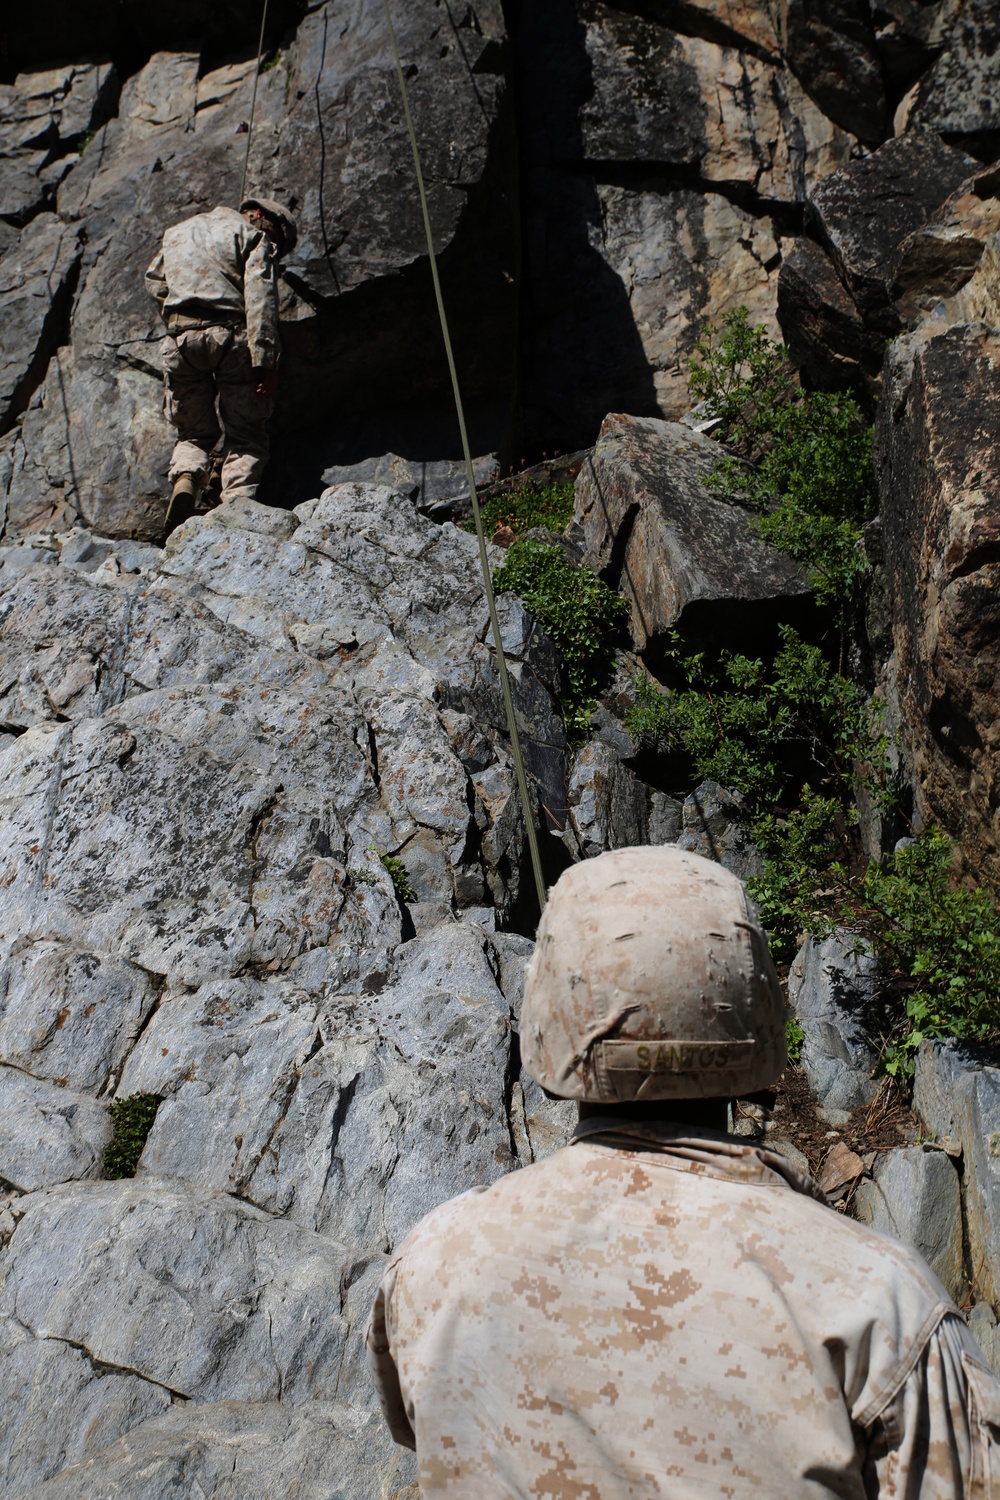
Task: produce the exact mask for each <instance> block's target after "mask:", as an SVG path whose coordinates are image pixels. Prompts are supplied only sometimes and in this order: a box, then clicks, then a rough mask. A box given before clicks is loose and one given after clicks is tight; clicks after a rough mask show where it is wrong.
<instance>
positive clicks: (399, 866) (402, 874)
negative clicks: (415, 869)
mask: <svg viewBox="0 0 1000 1500" xmlns="http://www.w3.org/2000/svg"><path fill="white" fill-rule="evenodd" d="M382 863H383V864H384V865H385V867H386V869H387V870H388V871H389V879H390V880H391V881H392V888H393V890H394V891H395V892H396V895H397V896H398V897H399V899H400V901H413V900H415V899H416V895H417V893H416V891H415V890H414V889H413V885H412V883H411V881H410V877H409V875H408V874H407V873H406V866H405V865H404V864H403V861H402V860H401V859H400V858H399V855H398V854H383V855H382Z"/></svg>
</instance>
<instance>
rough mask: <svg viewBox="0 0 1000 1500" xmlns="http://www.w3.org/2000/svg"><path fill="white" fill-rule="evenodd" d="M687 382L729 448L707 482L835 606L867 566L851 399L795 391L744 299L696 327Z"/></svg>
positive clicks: (868, 476)
mask: <svg viewBox="0 0 1000 1500" xmlns="http://www.w3.org/2000/svg"><path fill="white" fill-rule="evenodd" d="M690 389H691V394H692V396H693V397H694V399H695V400H696V401H701V402H703V403H704V405H705V408H706V410H707V411H708V412H709V414H710V415H712V416H714V417H717V418H718V419H719V427H718V429H717V431H716V433H715V436H717V437H719V438H720V439H721V440H722V441H723V442H724V443H725V444H726V445H727V446H728V447H729V449H730V450H731V451H730V453H729V454H728V455H727V456H726V457H725V458H723V459H721V461H720V463H719V466H718V468H717V470H716V473H715V475H714V476H713V479H712V481H711V482H712V483H714V484H715V486H716V487H717V488H719V489H721V490H722V491H723V493H724V494H725V495H726V496H727V497H729V498H732V499H736V500H739V501H741V502H742V503H743V504H745V505H747V506H749V507H750V508H751V509H753V510H754V511H756V512H757V519H756V524H757V529H758V531H759V532H760V534H761V535H762V536H763V537H764V539H765V540H766V541H768V542H770V543H771V544H772V545H773V546H775V547H779V548H780V549H781V550H782V551H784V552H787V553H788V554H789V555H790V556H792V557H794V558H795V559H796V560H797V561H799V562H801V563H802V564H803V565H804V566H805V569H806V572H807V575H808V576H809V580H810V582H811V584H812V587H813V589H814V591H815V594H816V598H817V601H818V602H819V603H820V604H828V605H832V606H833V607H834V608H835V609H836V610H838V611H839V612H840V613H841V614H842V613H843V612H844V611H845V610H846V609H847V608H848V606H849V605H850V604H851V602H852V601H853V600H854V599H855V598H856V596H857V591H858V586H859V583H860V581H861V579H862V577H863V576H864V574H865V572H866V570H867V566H868V564H867V561H866V559H865V555H864V552H863V550H862V546H861V534H862V529H863V526H864V522H865V520H866V519H867V518H868V517H869V516H870V514H871V512H872V510H873V507H874V503H875V483H874V474H873V470H872V462H871V442H872V429H871V426H870V425H869V424H868V423H867V422H866V421H865V418H864V415H863V413H862V411H861V408H860V407H859V406H858V403H857V402H856V401H855V399H854V398H853V397H852V396H849V395H846V394H843V393H839V394H834V395H831V394H828V393H826V392H822V391H804V390H803V389H802V388H801V386H800V385H799V384H798V383H797V381H796V380H795V377H794V375H793V373H792V370H791V368H790V366H789V364H788V362H787V356H786V354H785V350H784V348H783V347H782V345H780V344H778V343H776V342H775V341H774V340H773V339H771V338H769V337H768V336H767V334H766V332H765V331H764V329H762V328H758V327H754V326H753V325H752V324H751V323H750V320H749V315H748V313H747V310H746V308H745V307H740V308H737V309H736V310H735V311H734V312H730V313H727V314H726V316H725V318H724V319H723V320H722V324H721V326H711V325H710V326H709V327H708V328H707V329H706V330H705V332H704V334H703V336H702V338H701V339H700V340H699V342H698V343H697V344H696V345H695V355H694V358H693V359H692V362H691V375H690Z"/></svg>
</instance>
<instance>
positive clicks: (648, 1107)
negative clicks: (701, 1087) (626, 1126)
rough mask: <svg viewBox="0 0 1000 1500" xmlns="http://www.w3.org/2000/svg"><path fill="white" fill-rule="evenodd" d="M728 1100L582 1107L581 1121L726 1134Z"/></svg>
mask: <svg viewBox="0 0 1000 1500" xmlns="http://www.w3.org/2000/svg"><path fill="white" fill-rule="evenodd" d="M727 1102H728V1101H727V1100H725V1099H650V1100H647V1101H646V1102H644V1103H642V1104H581V1105H580V1106H579V1109H580V1119H581V1120H595V1119H600V1118H601V1117H602V1116H607V1117H609V1118H614V1119H616V1120H633V1121H634V1122H635V1123H636V1124H643V1125H649V1124H655V1125H700V1126H701V1127H702V1129H704V1130H719V1131H722V1132H723V1133H724V1132H725V1130H726V1126H727V1124H728V1121H727V1118H726V1105H727Z"/></svg>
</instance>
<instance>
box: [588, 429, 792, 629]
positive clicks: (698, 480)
mask: <svg viewBox="0 0 1000 1500" xmlns="http://www.w3.org/2000/svg"><path fill="white" fill-rule="evenodd" d="M718 462H719V448H718V446H717V444H715V443H713V442H712V441H711V440H710V439H708V438H705V437H702V436H700V434H698V433H695V432H693V431H692V430H691V429H690V428H689V427H685V426H682V425H680V424H679V423H671V422H660V421H657V420H655V419H650V418H637V417H626V416H618V415H611V416H609V417H608V418H607V419H606V420H605V422H604V424H603V426H602V428H601V435H600V437H599V439H598V442H597V446H596V448H595V449H594V455H593V458H592V459H590V460H588V462H587V463H586V464H585V465H584V467H583V468H582V469H581V471H580V475H579V477H578V479H577V481H576V519H577V520H578V522H579V523H580V525H581V527H582V530H583V536H584V540H585V545H586V549H587V556H588V560H589V561H590V562H591V564H592V565H593V566H594V567H596V568H597V569H599V570H600V571H601V572H602V573H603V575H604V576H605V577H606V579H607V581H608V583H610V584H611V585H612V587H616V588H620V589H621V592H622V593H623V594H624V596H625V598H626V599H627V600H628V603H629V607H630V621H631V630H632V639H633V641H634V643H635V646H636V648H637V649H639V650H642V649H645V648H646V647H647V646H649V645H650V644H652V643H655V642H656V641H658V640H662V639H663V637H664V635H665V633H666V632H667V631H669V630H670V629H672V628H673V627H674V626H676V625H677V624H678V622H679V621H681V620H682V619H684V618H685V617H686V616H687V615H688V613H689V612H691V613H694V612H697V613H699V614H704V613H705V612H706V611H707V610H708V609H710V608H712V607H715V609H716V611H717V612H718V613H720V614H721V611H722V610H723V609H724V608H725V607H726V606H727V605H731V604H734V603H736V602H737V601H738V602H739V604H740V605H741V606H742V614H743V617H744V618H745V617H746V616H747V615H752V614H753V610H754V607H755V606H756V607H758V608H763V609H766V608H767V607H768V606H773V605H774V603H775V601H777V600H782V601H794V600H796V599H798V598H800V597H801V596H803V595H805V594H807V593H808V592H809V585H808V583H807V582H806V580H805V579H804V577H803V576H802V574H801V573H800V571H799V569H798V567H797V565H796V564H795V563H794V562H793V561H792V560H791V558H788V557H786V556H784V554H782V553H779V552H776V551H775V550H774V549H773V548H771V547H770V546H768V545H767V543H765V542H764V541H762V540H761V539H760V538H759V537H758V536H756V535H755V533H754V530H753V526H752V524H751V520H750V517H749V516H748V514H747V512H746V511H745V510H742V509H741V508H740V507H739V506H738V505H735V504H733V503H732V502H730V501H727V500H724V499H722V498H721V496H720V495H719V494H718V493H717V492H715V491H713V490H711V489H710V488H709V487H708V486H707V484H706V483H705V480H706V478H707V476H708V475H709V474H710V473H711V472H712V470H713V469H714V467H715V466H716V464H717V463H718Z"/></svg>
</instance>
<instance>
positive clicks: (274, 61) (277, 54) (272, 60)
mask: <svg viewBox="0 0 1000 1500" xmlns="http://www.w3.org/2000/svg"><path fill="white" fill-rule="evenodd" d="M280 61H281V50H280V48H279V49H276V50H275V51H274V52H272V53H271V55H270V57H268V58H265V59H264V61H263V62H262V63H261V65H260V71H261V72H262V73H270V71H271V69H272V68H276V67H277V66H278V64H279V63H280Z"/></svg>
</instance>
